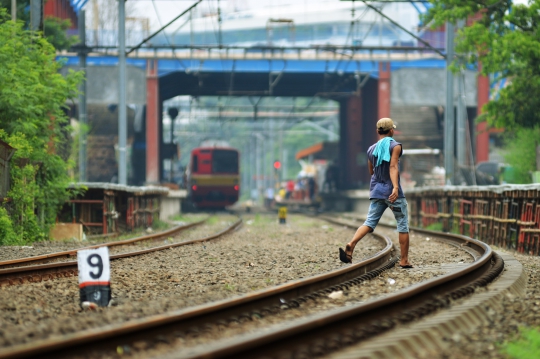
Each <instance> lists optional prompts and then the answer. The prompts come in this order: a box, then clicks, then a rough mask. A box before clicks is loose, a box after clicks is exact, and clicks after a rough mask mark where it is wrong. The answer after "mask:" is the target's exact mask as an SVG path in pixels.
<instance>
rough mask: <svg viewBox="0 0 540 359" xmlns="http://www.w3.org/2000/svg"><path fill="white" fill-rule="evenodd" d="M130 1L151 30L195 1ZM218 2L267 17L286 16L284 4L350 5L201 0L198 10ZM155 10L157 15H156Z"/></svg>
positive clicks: (317, 0)
mask: <svg viewBox="0 0 540 359" xmlns="http://www.w3.org/2000/svg"><path fill="white" fill-rule="evenodd" d="M130 2H132V3H133V4H134V5H135V6H136V12H137V13H138V14H139V16H144V17H148V18H149V19H150V23H151V27H152V29H153V30H156V29H158V28H159V27H160V26H159V25H160V22H161V24H163V25H164V24H166V23H167V22H168V21H170V20H172V19H173V18H174V17H176V16H178V15H179V14H180V13H181V12H182V11H183V10H185V9H187V8H188V7H189V6H191V5H192V4H195V3H196V1H195V0H154V1H151V0H131V1H130ZM218 3H219V4H220V7H221V9H222V12H234V11H235V10H237V11H242V10H255V9H261V10H262V9H265V12H266V13H268V17H279V16H281V17H283V16H285V17H286V16H287V6H285V5H297V6H300V7H304V8H305V9H306V10H309V9H310V8H311V7H312V6H313V4H325V5H326V4H327V5H328V6H329V7H333V6H346V7H351V3H350V2H348V1H340V0H219V1H218V0H203V2H202V3H201V4H199V5H198V10H199V11H201V12H216V10H217V7H218ZM356 4H357V5H356V6H361V2H360V1H357V2H356ZM156 12H157V14H158V15H156ZM181 22H182V21H181V20H178V23H179V24H181ZM175 24H176V22H175V23H174V24H173V25H171V28H174V25H175Z"/></svg>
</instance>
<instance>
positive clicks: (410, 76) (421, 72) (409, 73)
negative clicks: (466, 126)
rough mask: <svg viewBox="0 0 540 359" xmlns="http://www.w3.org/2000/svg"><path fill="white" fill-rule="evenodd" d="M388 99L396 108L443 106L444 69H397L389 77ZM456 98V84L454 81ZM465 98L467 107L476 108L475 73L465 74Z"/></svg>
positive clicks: (444, 93)
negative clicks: (389, 89)
mask: <svg viewBox="0 0 540 359" xmlns="http://www.w3.org/2000/svg"><path fill="white" fill-rule="evenodd" d="M390 84H391V91H390V99H391V104H392V105H397V106H445V105H446V71H445V69H415V68H408V69H399V70H396V71H392V74H391V76H390ZM454 91H455V94H456V96H457V91H458V82H457V79H455V81H454ZM465 96H466V105H467V106H468V107H476V104H477V84H476V71H466V72H465Z"/></svg>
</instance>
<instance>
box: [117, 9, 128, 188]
mask: <svg viewBox="0 0 540 359" xmlns="http://www.w3.org/2000/svg"><path fill="white" fill-rule="evenodd" d="M125 10H126V3H125V1H124V0H118V159H119V160H118V183H119V184H122V185H127V159H126V157H127V156H126V143H127V116H126V102H127V101H126V11H125Z"/></svg>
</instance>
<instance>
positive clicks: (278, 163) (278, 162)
mask: <svg viewBox="0 0 540 359" xmlns="http://www.w3.org/2000/svg"><path fill="white" fill-rule="evenodd" d="M274 168H275V169H276V170H279V169H280V168H281V162H280V161H275V162H274Z"/></svg>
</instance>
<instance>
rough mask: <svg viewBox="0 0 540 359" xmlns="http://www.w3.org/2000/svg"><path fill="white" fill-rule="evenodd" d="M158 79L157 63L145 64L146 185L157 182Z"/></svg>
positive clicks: (154, 61)
mask: <svg viewBox="0 0 540 359" xmlns="http://www.w3.org/2000/svg"><path fill="white" fill-rule="evenodd" d="M159 109H160V104H159V78H158V61H157V60H148V61H147V62H146V183H147V184H152V183H154V184H155V183H158V182H159V168H160V159H159V139H160V136H159V128H160V126H159V119H160V113H159Z"/></svg>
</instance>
